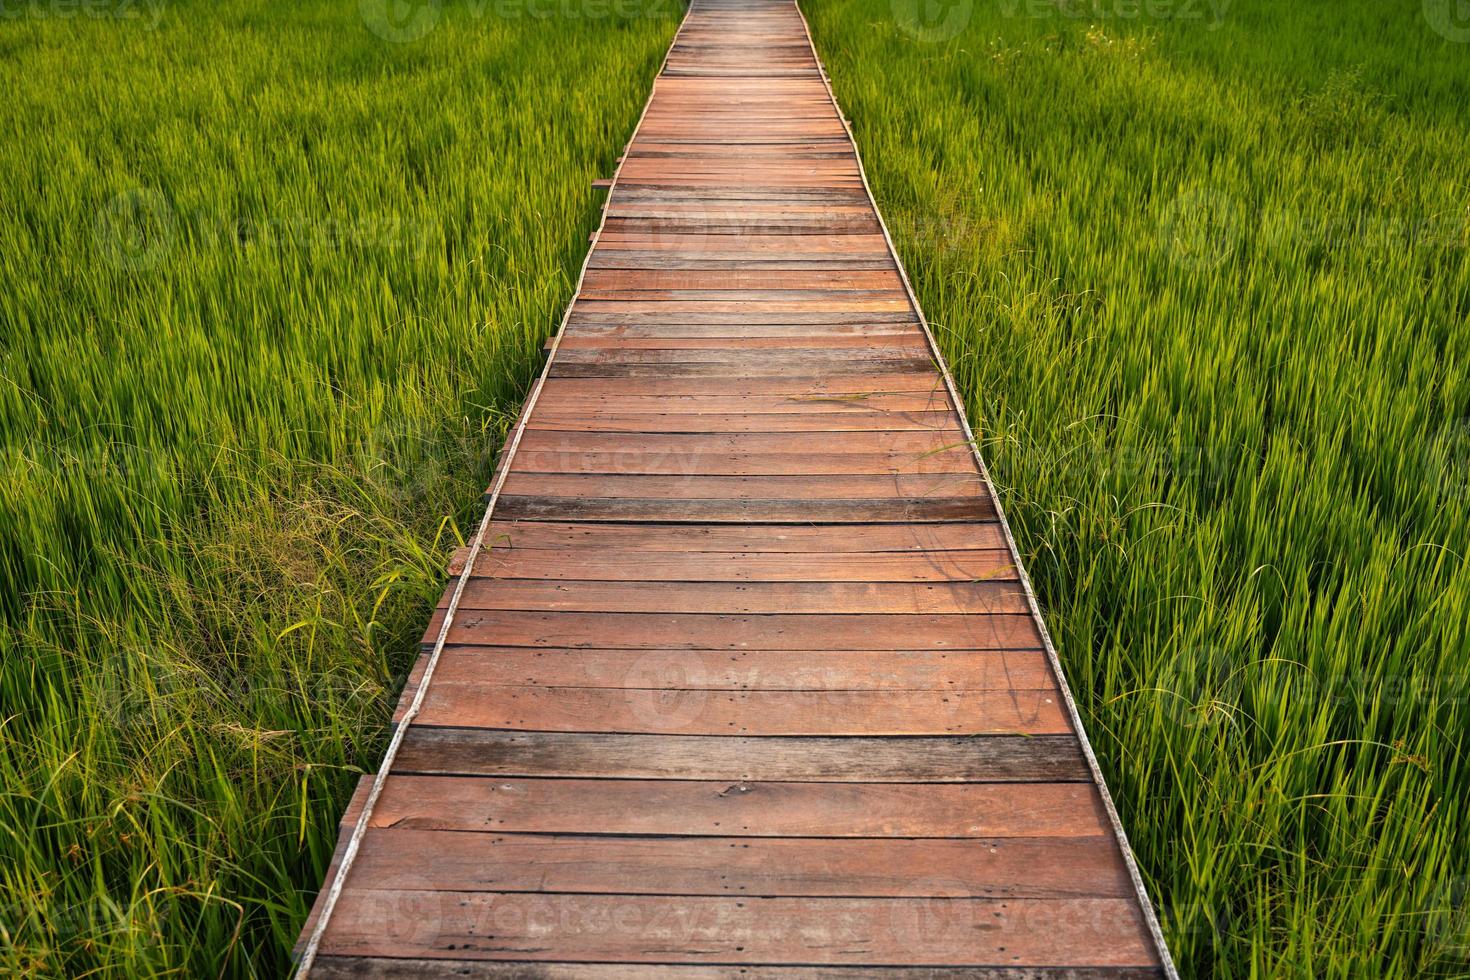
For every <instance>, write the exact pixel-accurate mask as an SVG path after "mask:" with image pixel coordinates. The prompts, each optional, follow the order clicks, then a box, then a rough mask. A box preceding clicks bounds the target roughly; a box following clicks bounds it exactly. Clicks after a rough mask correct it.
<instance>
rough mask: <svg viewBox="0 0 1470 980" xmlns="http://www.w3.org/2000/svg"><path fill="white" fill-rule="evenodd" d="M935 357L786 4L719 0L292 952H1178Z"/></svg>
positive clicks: (499, 956) (1089, 967)
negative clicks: (1162, 931) (1167, 939)
mask: <svg viewBox="0 0 1470 980" xmlns="http://www.w3.org/2000/svg"><path fill="white" fill-rule="evenodd" d="M941 364H942V362H940V361H939V360H938V355H937V352H936V351H935V350H934V348H933V347H932V344H931V339H930V336H929V333H928V329H927V327H926V325H925V324H924V321H923V319H922V317H921V315H920V313H919V311H918V308H917V305H916V304H915V302H914V301H913V298H912V296H911V294H910V292H909V289H908V284H907V280H906V279H905V278H904V276H903V272H902V270H901V268H900V267H899V265H898V263H897V260H896V258H895V256H894V253H893V250H892V248H891V246H890V243H889V241H888V238H887V234H886V232H885V230H884V228H883V225H882V223H881V221H880V219H879V217H878V213H877V211H876V209H875V208H874V205H873V202H872V199H871V196H870V195H869V192H868V189H867V185H866V181H865V179H864V176H863V172H862V169H861V165H860V163H859V161H858V158H857V155H856V151H855V149H854V147H853V143H852V140H851V137H850V135H849V133H848V130H847V128H846V123H845V121H844V120H843V118H842V116H841V114H840V113H839V111H838V109H837V107H836V104H835V102H834V101H833V99H832V97H831V94H830V91H829V89H828V87H827V84H826V79H825V77H824V75H823V73H822V69H821V67H820V65H819V64H818V62H817V59H816V56H815V54H814V51H813V49H812V46H811V42H810V39H809V37H808V35H807V31H806V25H805V23H804V21H803V20H802V18H801V15H800V13H799V12H798V11H797V8H796V7H795V5H794V4H793V3H792V2H791V0H696V2H695V5H694V7H693V9H692V10H691V12H690V13H689V14H688V16H687V17H686V19H685V22H684V24H683V26H682V27H681V29H680V32H679V34H678V36H677V38H676V39H675V41H674V44H673V47H672V49H671V50H670V53H669V56H668V59H667V61H666V62H665V65H664V68H663V71H662V73H661V74H660V76H659V77H658V80H657V83H656V86H655V88H654V93H653V96H652V98H651V100H650V102H649V104H648V106H647V108H646V109H645V112H644V116H643V118H642V120H641V121H640V123H639V126H638V129H637V131H636V133H635V135H634V139H633V140H632V142H631V143H630V144H629V147H628V151H627V155H626V157H625V158H624V160H623V162H622V163H621V165H620V167H619V170H618V174H617V177H616V179H615V182H614V184H613V187H612V190H611V195H610V198H609V201H608V204H607V210H606V214H605V218H604V223H603V225H602V228H601V230H600V232H599V233H598V235H597V236H596V238H595V245H594V247H593V249H592V251H591V254H590V256H589V258H588V261H587V264H586V267H585V270H584V274H583V277H582V280H581V283H580V286H579V289H578V292H577V295H576V298H575V300H574V301H573V303H572V306H571V308H570V310H569V312H568V315H567V318H566V320H565V322H564V324H563V327H562V330H561V332H560V334H559V335H558V339H557V341H556V342H555V343H554V344H553V346H552V353H551V358H550V360H549V362H548V365H547V370H546V372H545V374H544V376H543V378H542V380H541V381H540V382H539V384H538V386H537V388H536V389H535V390H534V392H533V394H532V395H531V397H530V399H529V400H528V402H527V405H526V408H525V411H524V414H523V416H522V419H521V421H520V423H519V424H518V426H517V428H516V429H515V431H514V433H513V435H512V438H511V441H510V442H509V443H508V445H507V448H506V451H505V452H504V453H503V458H502V462H501V466H500V469H499V471H498V472H497V475H496V480H495V484H494V486H493V488H492V490H491V493H490V503H489V515H488V516H487V519H486V523H485V525H484V526H483V527H482V528H481V531H480V536H479V537H477V539H476V542H475V545H474V546H473V547H472V548H471V549H470V553H469V555H468V556H467V558H466V560H465V561H466V563H467V567H466V568H465V569H464V570H463V571H462V572H461V573H459V574H458V576H457V577H456V579H455V581H454V582H453V583H451V586H450V588H449V590H448V592H447V594H446V595H445V598H444V602H443V603H442V604H441V608H440V611H439V612H438V613H437V614H436V616H435V618H434V621H433V623H432V624H431V626H430V628H429V631H428V634H427V636H426V642H425V647H426V650H425V653H424V656H423V657H422V658H421V659H420V661H419V665H418V667H417V668H416V670H415V671H414V674H413V676H412V678H411V679H410V682H409V686H408V689H407V690H406V691H405V692H404V695H403V701H402V704H401V706H400V709H399V718H398V726H397V728H396V729H395V733H394V739H393V742H392V743H391V745H390V747H389V750H388V757H387V760H386V761H385V763H384V768H383V770H382V771H381V772H380V773H379V774H378V775H377V776H376V777H366V778H364V780H363V781H362V784H361V785H360V787H359V790H358V793H357V794H356V796H355V797H354V799H353V801H352V804H351V806H350V807H349V808H348V811H347V813H346V814H345V815H344V816H343V818H342V837H341V842H340V843H339V846H338V849H337V855H336V858H335V860H334V862H333V865H332V869H331V870H330V871H329V872H328V877H327V883H326V885H325V886H324V888H323V890H322V892H321V895H320V896H319V897H318V899H317V904H316V907H315V908H314V909H313V912H312V917H311V919H310V920H309V921H308V923H307V926H306V930H305V932H304V933H303V936H302V945H301V947H300V948H299V955H300V957H301V958H300V960H299V965H300V966H301V968H302V971H303V972H310V973H311V974H312V975H313V976H317V977H359V976H372V977H382V976H403V975H408V976H419V977H439V978H443V977H465V976H474V977H494V978H548V980H584V978H602V977H608V978H613V980H627V978H634V977H652V978H663V980H671V978H678V980H713V978H725V977H736V976H738V977H745V978H753V980H770V978H779V977H790V976H813V977H820V978H826V980H839V978H840V980H848V978H860V977H871V976H882V977H895V978H919V977H924V978H956V977H983V978H996V980H999V978H1005V980H1021V978H1027V980H1045V978H1054V980H1060V978H1070V980H1081V978H1089V980H1104V978H1107V980H1121V978H1129V980H1133V978H1143V977H1160V976H1171V975H1173V967H1172V965H1171V964H1170V962H1169V959H1168V953H1167V950H1166V949H1165V948H1164V946H1163V943H1162V940H1161V939H1160V938H1159V933H1158V926H1157V924H1156V922H1155V920H1154V916H1153V912H1152V909H1151V908H1150V907H1149V905H1148V901H1147V899H1146V897H1145V896H1144V894H1143V889H1142V885H1141V883H1140V880H1139V878H1138V875H1137V872H1136V870H1135V868H1134V866H1133V863H1132V859H1131V856H1130V855H1129V853H1128V850H1127V844H1126V841H1124V840H1123V838H1122V835H1121V831H1120V829H1119V828H1118V826H1117V821H1116V817H1115V816H1114V813H1113V809H1112V804H1111V802H1110V801H1109V799H1108V797H1107V795H1106V790H1105V788H1104V786H1103V784H1102V780H1101V777H1100V776H1099V774H1098V771H1097V769H1096V766H1095V764H1094V762H1093V759H1092V754H1091V750H1090V748H1089V747H1088V746H1087V743H1086V740H1085V738H1083V737H1082V736H1081V729H1080V726H1079V724H1078V721H1077V717H1076V714H1075V711H1074V710H1073V706H1072V701H1071V697H1070V695H1069V694H1068V692H1067V690H1066V688H1065V686H1064V685H1063V683H1062V682H1061V679H1060V675H1059V672H1058V670H1057V666H1056V660H1055V656H1054V654H1053V653H1052V650H1051V646H1050V643H1049V641H1048V640H1047V638H1046V635H1045V631H1044V627H1043V626H1042V623H1041V620H1040V617H1039V614H1038V612H1037V609H1036V606H1035V604H1034V602H1033V601H1032V597H1031V593H1030V588H1029V584H1028V582H1027V580H1026V578H1025V576H1024V574H1023V573H1022V571H1021V569H1020V568H1019V567H1018V563H1017V559H1016V551H1015V547H1014V544H1013V542H1012V540H1011V537H1010V533H1009V530H1008V529H1007V527H1006V524H1005V522H1004V519H1003V516H1002V515H1001V513H1000V511H999V508H998V507H997V505H996V501H995V498H994V494H993V492H992V490H991V487H990V485H989V482H988V479H987V477H986V475H985V472H984V469H983V466H982V464H981V463H980V461H979V458H978V456H977V455H976V453H975V452H974V451H973V448H972V446H973V442H972V439H971V435H970V431H969V428H968V425H967V423H966V422H965V420H964V418H963V416H962V414H961V413H960V410H959V409H958V407H957V405H956V403H955V400H954V395H953V390H952V386H951V384H950V381H949V378H948V375H947V373H946V372H945V370H944V369H943V367H942V366H940V365H941ZM344 865H345V866H346V867H347V868H348V869H349V870H348V873H347V874H346V875H345V876H344V875H342V874H340V873H339V872H340V869H341V868H342V867H343V866H344Z"/></svg>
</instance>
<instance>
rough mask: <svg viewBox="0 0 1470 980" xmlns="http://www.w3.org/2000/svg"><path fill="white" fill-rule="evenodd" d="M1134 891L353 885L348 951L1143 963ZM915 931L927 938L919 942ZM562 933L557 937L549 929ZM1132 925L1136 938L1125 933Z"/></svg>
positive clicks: (339, 926)
mask: <svg viewBox="0 0 1470 980" xmlns="http://www.w3.org/2000/svg"><path fill="white" fill-rule="evenodd" d="M1137 923H1138V910H1137V908H1136V907H1135V905H1134V904H1133V903H1132V902H1130V901H1127V900H1120V899H1107V898H1087V899H1010V900H997V899H979V898H967V897H955V898H943V899H936V898H922V899H909V898H904V899H891V898H883V899H878V898H868V899H856V898H830V899H810V898H794V899H793V898H769V899H762V900H750V899H741V898H732V897H707V896H689V897H681V898H680V900H679V902H678V904H677V905H671V904H670V903H669V902H668V901H666V900H665V899H663V898H660V897H653V896H642V895H538V894H524V893H509V894H507V893H501V892H434V891H409V890H382V891H376V890H375V891H354V892H350V893H349V894H348V895H346V896H344V900H343V906H342V909H341V914H340V915H339V916H338V917H337V918H336V919H334V920H333V923H332V927H331V929H330V931H329V935H331V936H332V939H333V949H334V950H335V951H336V952H337V953H338V954H339V955H342V954H345V955H369V956H373V955H377V956H383V955H400V956H401V955H404V954H406V953H408V954H417V955H423V956H431V957H432V956H436V955H440V956H450V957H453V958H458V959H491V960H494V959H503V960H532V961H534V960H539V959H556V958H565V959H580V960H615V961H626V962H634V963H639V962H663V961H666V960H670V959H672V960H674V961H682V962H704V963H772V964H790V963H816V964H829V963H837V964H843V963H846V964H855V963H861V964H875V965H884V964H900V965H901V964H908V963H913V962H915V960H916V959H919V958H921V961H922V962H925V963H926V964H939V965H954V964H961V963H973V962H975V961H976V960H979V961H980V962H983V963H984V962H988V963H994V964H997V965H1000V964H1003V965H1030V964H1040V965H1063V966H1067V965H1080V964H1100V965H1108V966H1142V965H1151V964H1152V963H1153V954H1152V951H1151V950H1150V949H1149V948H1148V947H1147V946H1146V945H1145V944H1144V943H1143V941H1142V938H1141V936H1140V935H1139V934H1138V928H1137ZM916 935H921V936H923V937H924V942H923V949H922V950H916V949H915V948H914V938H915V936H916ZM549 936H554V938H555V944H554V948H552V947H548V945H547V939H548V937H549ZM1125 937H1127V938H1125Z"/></svg>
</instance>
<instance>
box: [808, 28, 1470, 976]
mask: <svg viewBox="0 0 1470 980" xmlns="http://www.w3.org/2000/svg"><path fill="white" fill-rule="evenodd" d="M1452 6H1453V5H1452V4H1450V5H1446V4H1443V3H1439V2H1438V0H1429V2H1427V3H1425V4H1422V5H1421V4H1420V3H1419V2H1418V0H1399V2H1384V0H1351V2H1345V3H1326V2H1316V0H1311V2H1298V3H1276V2H1273V0H1235V2H1233V3H1225V4H1214V5H1208V4H1205V3H1194V2H1192V0H1191V2H1187V3H1186V2H1179V3H1173V4H1163V3H1147V2H1144V3H1113V2H1112V0H1106V2H1103V3H1093V2H1090V0H1089V2H1077V3H1061V4H1060V5H1059V4H1058V2H1057V0H1045V2H1043V0H1035V2H1033V0H1014V2H1013V0H975V2H971V0H961V2H957V3H948V4H944V3H931V2H927V0H920V2H911V0H893V2H891V3H890V2H889V0H807V2H806V3H805V4H804V7H805V8H806V10H807V13H808V16H809V17H810V18H811V20H812V27H813V30H814V33H815V36H816V40H817V42H818V47H819V49H820V50H821V52H822V54H823V56H824V59H825V61H826V64H827V66H828V68H829V69H830V71H831V73H832V75H833V80H834V84H835V87H836V91H837V95H838V98H839V100H840V101H841V103H842V104H843V107H844V109H845V110H846V112H847V113H848V114H849V116H850V117H851V119H852V122H853V125H854V129H855V131H856V136H857V140H858V143H859V146H860V149H861V150H862V151H863V152H864V154H865V158H866V162H867V166H868V169H869V175H870V178H871V179H872V182H873V185H874V190H875V193H876V196H877V198H878V202H879V205H880V207H881V209H882V210H883V211H884V213H885V215H886V216H887V218H888V220H889V221H890V223H891V225H892V228H893V232H894V236H895V238H896V240H897V245H898V249H899V251H900V253H901V254H902V256H903V258H904V260H905V262H906V265H907V268H908V271H909V273H910V275H911V276H912V277H913V280H914V285H915V288H916V290H917V292H918V295H919V299H920V301H921V303H922V304H923V306H924V307H925V309H926V311H927V313H928V315H929V316H930V318H931V319H932V321H933V322H934V325H935V328H936V331H937V333H938V336H939V339H940V342H941V344H942V346H943V348H944V350H945V352H946V353H947V355H948V357H949V361H950V364H951V366H952V368H953V369H954V371H955V374H956V375H957V379H958V383H959V386H960V388H961V389H962V390H963V392H964V393H965V396H966V400H967V403H968V409H969V411H970V413H971V418H972V419H973V421H974V422H975V425H976V429H977V435H978V438H979V439H980V441H981V444H982V445H981V448H982V449H983V451H984V453H985V455H986V456H987V457H988V460H989V463H990V465H991V466H992V468H993V471H994V475H995V477H996V479H997V482H998V484H999V485H1000V491H1001V494H1002V496H1003V498H1004V503H1005V505H1006V507H1007V508H1008V511H1009V514H1010V518H1011V520H1012V525H1013V528H1014V530H1015V532H1016V533H1017V536H1018V538H1019V543H1020V546H1021V548H1022V550H1023V553H1024V557H1025V559H1026V561H1027V564H1028V566H1029V568H1030V571H1031V574H1032V575H1033V576H1034V578H1035V581H1036V585H1037V587H1038V591H1039V593H1040V598H1041V600H1042V602H1043V604H1044V606H1045V611H1046V616H1047V620H1048V622H1049V624H1050V626H1051V629H1052V631H1053V633H1054V635H1055V638H1056V641H1057V644H1058V647H1059V649H1060V655H1061V659H1062V663H1063V664H1064V666H1065V668H1066V670H1067V673H1068V676H1069V679H1070V681H1071V684H1072V686H1073V689H1074V690H1075V691H1076V692H1077V694H1078V698H1079V702H1080V706H1081V710H1082V714H1083V716H1084V720H1085V722H1086V724H1087V726H1088V730H1089V734H1090V735H1091V738H1092V740H1093V743H1094V744H1095V745H1096V747H1097V750H1098V754H1099V756H1100V758H1101V762H1102V766H1103V769H1104V772H1105V774H1106V776H1107V779H1108V782H1109V785H1110V786H1111V788H1112V791H1113V794H1114V796H1115V798H1116V800H1117V802H1118V804H1119V808H1120V810H1121V812H1122V816H1123V821H1124V823H1125V825H1126V827H1127V829H1128V832H1129V834H1130V836H1131V838H1132V841H1133V844H1134V846H1135V848H1136V851H1137V854H1138V858H1139V860H1140V862H1141V865H1142V868H1143V871H1144V875H1145V877H1146V878H1147V880H1148V884H1149V886H1150V889H1151V891H1152V893H1153V895H1154V897H1155V898H1156V899H1157V901H1158V903H1159V905H1160V907H1161V912H1162V917H1163V924H1164V929H1165V932H1166V934H1167V936H1168V939H1169V941H1170V944H1171V946H1172V948H1173V950H1174V954H1175V956H1176V957H1177V958H1178V960H1179V964H1180V967H1181V971H1182V972H1183V973H1184V974H1185V975H1187V976H1228V977H1244V976H1259V977H1276V976H1297V977H1390V976H1399V977H1407V976H1417V975H1424V974H1450V975H1467V974H1470V929H1467V925H1470V911H1467V904H1466V903H1467V890H1470V889H1467V885H1470V759H1467V757H1466V752H1467V749H1470V628H1467V627H1470V568H1467V566H1466V559H1467V557H1470V553H1467V549H1470V255H1467V245H1470V238H1467V230H1470V213H1467V206H1470V155H1467V153H1466V147H1467V146H1470V113H1467V111H1466V107H1467V106H1470V30H1466V31H1462V32H1460V33H1462V34H1464V35H1465V36H1464V38H1463V39H1459V38H1460V34H1457V33H1456V30H1455V25H1456V24H1457V23H1458V22H1455V21H1453V20H1452V19H1446V18H1448V17H1449V14H1450V13H1451V9H1450V8H1451V7H1452ZM1222 8H1223V9H1222ZM1168 12H1172V13H1173V16H1167V17H1166V16H1160V14H1161V13H1168ZM1461 26H1465V27H1470V25H1461Z"/></svg>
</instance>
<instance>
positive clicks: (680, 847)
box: [356, 828, 1132, 898]
mask: <svg viewBox="0 0 1470 980" xmlns="http://www.w3.org/2000/svg"><path fill="white" fill-rule="evenodd" d="M356 867H357V873H358V874H359V875H361V876H362V877H363V878H364V879H366V880H370V881H373V882H374V883H375V887H378V888H384V887H387V888H402V889H410V890H431V891H494V892H561V893H566V894H578V893H581V894H587V893H592V894H598V893H602V894H609V893H613V894H616V893H623V894H637V895H743V896H749V897H752V898H755V897H761V898H765V897H771V896H798V895H810V896H826V897H839V898H921V897H932V898H954V897H957V895H965V896H968V897H971V898H1125V897H1127V896H1128V895H1129V894H1130V892H1131V890H1132V883H1131V882H1130V881H1129V880H1128V873H1127V871H1126V870H1125V869H1124V867H1123V862H1122V860H1121V859H1120V858H1119V856H1118V852H1117V848H1115V847H1113V846H1112V842H1111V841H1110V840H1109V839H1108V838H1107V837H1076V838H1055V837H1054V838H1040V839H1027V838H1000V839H996V840H988V841H977V842H970V841H956V840H903V839H882V840H832V839H828V838H810V837H807V838H761V837H756V838H750V837H607V836H601V835H596V836H579V835H564V836H551V835H543V834H524V835H522V834H506V835H502V834H479V833H463V832H456V831H434V830H403V829H393V828H384V829H381V830H373V831H370V832H369V833H368V835H367V837H366V839H365V840H364V842H363V847H362V854H361V855H360V856H359V858H358V861H357V865H356ZM894 868H904V869H906V871H907V872H908V876H907V877H901V876H895V875H894V874H893V870H892V869H894Z"/></svg>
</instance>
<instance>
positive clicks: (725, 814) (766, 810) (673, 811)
mask: <svg viewBox="0 0 1470 980" xmlns="http://www.w3.org/2000/svg"><path fill="white" fill-rule="evenodd" d="M372 826H374V827H405V828H410V829H418V830H473V831H486V832H497V833H521V832H524V833H567V834H579V833H580V834H585V833H599V834H674V835H681V836H696V837H710V836H714V837H723V836H737V837H972V838H984V837H1096V836H1098V835H1099V834H1105V833H1107V820H1106V817H1105V815H1104V814H1103V810H1102V807H1101V805H1100V802H1099V800H1098V798H1097V791H1096V790H1095V789H1094V788H1093V787H1092V786H1090V785H1088V784H1087V783H930V784H925V786H924V790H923V792H915V790H914V788H913V787H912V785H906V784H902V783H846V782H844V783H838V782H823V783H812V782H800V783H795V782H733V781H732V782H726V781H723V780H720V781H715V782H709V781H687V780H672V779H665V780H642V779H524V778H519V777H509V776H500V777H495V778H483V777H469V776H464V777H459V776H414V775H395V776H393V777H392V778H390V779H389V780H388V781H387V783H386V784H385V785H384V788H383V793H382V795H381V796H380V797H379V798H378V805H377V807H376V808H375V809H374V810H373V815H372Z"/></svg>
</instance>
